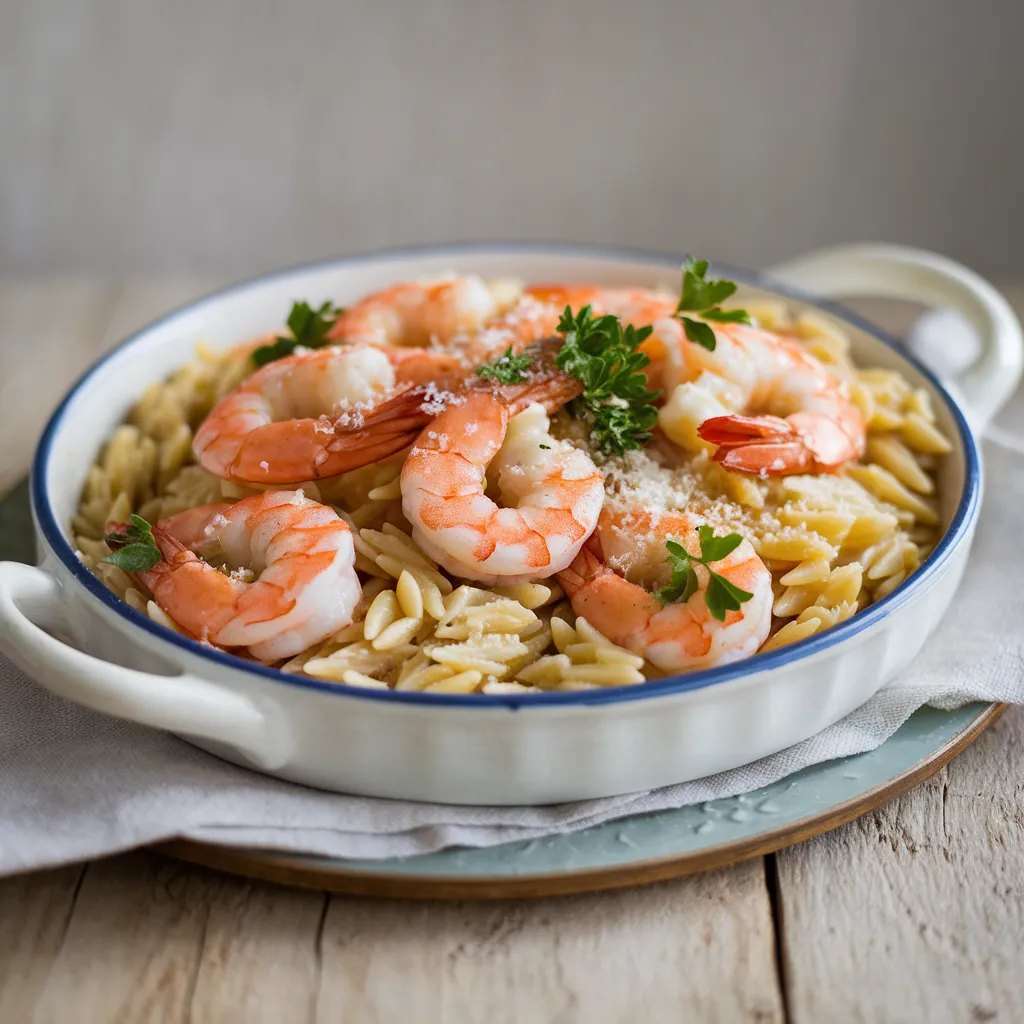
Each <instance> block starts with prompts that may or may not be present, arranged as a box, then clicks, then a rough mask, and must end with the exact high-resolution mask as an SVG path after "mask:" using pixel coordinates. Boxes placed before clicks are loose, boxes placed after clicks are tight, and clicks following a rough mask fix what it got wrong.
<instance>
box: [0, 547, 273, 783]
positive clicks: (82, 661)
mask: <svg viewBox="0 0 1024 1024" xmlns="http://www.w3.org/2000/svg"><path fill="white" fill-rule="evenodd" d="M62 605H63V595H62V590H61V585H60V583H59V582H58V581H57V580H56V579H55V578H54V577H53V576H52V575H50V573H48V572H46V571H45V570H43V569H37V568H35V567H34V566H31V565H23V564H22V563H21V562H0V647H2V649H3V651H4V653H5V654H6V655H8V656H9V657H10V659H11V660H12V661H13V662H14V663H15V664H16V665H18V666H19V667H20V668H22V669H24V670H25V671H26V672H27V673H29V674H30V675H31V676H32V678H34V679H36V680H37V681H38V682H39V683H40V684H41V685H42V686H44V687H46V689H48V690H49V691H50V692H51V693H55V694H57V696H59V697H65V698H67V699H68V700H72V701H75V702H76V703H78V704H83V705H85V706H86V707H88V708H92V709H93V710H95V711H101V712H103V713H104V714H108V715H116V716H117V717H119V718H127V719H130V720H131V721H133V722H139V723H141V724H143V725H149V726H154V727H155V728H158V729H166V730H167V731H169V732H173V733H183V734H185V735H191V736H197V737H201V738H205V739H209V740H215V741H218V742H221V743H225V744H228V745H230V746H232V747H235V748H237V749H238V750H239V751H241V752H242V753H243V754H244V755H245V756H246V757H248V758H249V759H250V760H251V761H253V762H254V763H255V764H257V765H259V766H260V767H262V768H265V769H268V770H269V769H274V768H280V767H281V766H282V765H283V764H284V763H285V762H286V761H287V743H286V742H285V738H286V730H285V729H284V728H283V724H282V723H280V721H279V720H278V718H277V716H276V715H275V714H274V709H272V708H271V707H269V706H266V707H264V706H261V705H260V704H258V703H257V702H256V701H254V700H252V699H250V698H249V697H246V696H243V695H242V694H239V693H235V692H234V691H233V690H229V689H227V688H226V687H221V686H217V685H216V684H214V683H210V682H207V681H206V680H205V679H199V678H198V677H196V676H192V675H188V674H181V675H170V676H165V675H158V674H156V673H151V672H142V671H139V670H137V669H130V668H125V667H124V666H122V665H115V664H112V663H111V662H107V661H102V660H101V659H99V658H94V657H93V656H92V655H91V654H86V653H84V652H83V651H79V650H77V649H76V648H74V647H71V646H69V645H68V644H66V643H64V642H63V641H61V640H58V639H56V638H55V637H53V636H51V635H50V634H49V633H48V632H46V630H45V629H43V628H42V625H40V623H42V624H44V625H46V626H50V627H54V626H57V625H59V624H60V623H61V621H62V620H63V618H64V616H63V612H62Z"/></svg>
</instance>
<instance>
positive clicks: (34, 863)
mask: <svg viewBox="0 0 1024 1024" xmlns="http://www.w3.org/2000/svg"><path fill="white" fill-rule="evenodd" d="M908 340H909V341H910V342H911V344H913V342H914V340H915V339H914V337H913V336H912V337H911V338H910V339H908ZM915 347H917V346H915ZM922 354H925V353H922ZM1001 420H1002V424H1003V429H1000V428H999V427H997V428H996V429H995V430H994V431H993V432H992V438H993V439H992V440H989V441H987V442H986V444H985V459H986V493H985V496H984V502H983V509H982V513H981V520H980V522H979V525H978V531H977V536H976V538H975V542H974V548H973V554H972V557H971V564H970V566H969V567H968V570H967V573H966V575H965V578H964V582H963V585H962V590H961V593H960V594H959V595H957V597H956V599H955V600H954V602H953V606H952V608H951V609H950V611H949V612H948V614H947V615H946V619H945V621H944V622H943V624H942V625H941V626H940V627H939V629H937V630H936V632H935V633H934V634H933V636H932V638H931V639H930V640H929V641H928V643H927V644H926V646H925V650H924V651H923V652H922V654H921V655H920V656H919V657H918V659H917V660H916V661H915V663H914V664H913V665H912V666H911V667H910V668H909V669H908V670H907V671H906V672H905V673H904V674H903V675H902V676H901V677H900V678H899V679H898V680H897V681H896V683H894V684H893V685H890V686H889V687H887V688H886V689H884V690H883V691H882V692H880V693H879V694H877V695H876V696H875V697H874V698H872V700H870V701H869V702H868V703H867V704H865V705H864V706H863V707H861V708H859V709H858V710H856V711H854V712H853V713H852V714H851V715H848V716H847V717H846V718H844V719H843V720H842V721H840V722H838V723H836V724H835V725H833V726H832V727H831V728H829V729H826V730H825V731H824V732H821V733H819V734H818V735H817V736H814V737H812V738H811V739H809V740H806V741H805V742H803V743H800V744H798V745H797V746H795V747H791V748H790V749H788V750H784V751H782V752H781V753H778V754H774V755H773V756H771V757H766V758H764V759H762V760H760V761H757V762H755V763H753V764H749V765H746V766H744V767H742V768H737V769H735V770H734V771H730V772H723V773H722V774H720V775H715V776H711V777H709V778H705V779H700V780H698V781H696V782H688V783H684V784H681V785H677V786H669V787H666V788H664V789H659V790H655V791H652V792H648V793H637V794H632V795H628V796H622V797H614V798H610V799H605V800H588V801H583V802H579V803H574V804H563V805H560V806H554V807H501V808H494V807H452V806H445V805H440V804H420V803H406V802H402V801H395V800H383V799H377V798H369V797H354V796H342V795H337V794H331V793H324V792H321V791H319V790H313V789H306V788H304V787H302V786H297V785H294V784H292V783H287V782H281V781H278V780H276V779H272V778H269V777H267V776H263V775H259V774H257V773H255V772H250V771H246V770H245V769H243V768H238V767H236V766H234V765H231V764H228V763H227V762H225V761H221V760H218V759H217V758H215V757H212V756H211V755H209V754H205V753H203V752H202V751H200V750H197V749H196V748H194V747H192V746H190V745H189V744H187V743H185V742H183V741H182V740H179V739H177V738H176V737H174V736H171V735H169V734H167V733H163V732H158V731H156V730H153V729H147V728H145V727H143V726H139V725H134V724H132V723H129V722H124V721H120V720H118V719H114V718H108V717H106V716H104V715H100V714H97V713H95V712H92V711H88V710H86V709H84V708H81V707H79V706H77V705H74V704H70V703H68V702H66V701H63V700H60V699H59V698H57V697H54V696H51V695H50V694H49V693H48V692H47V691H45V690H43V689H42V688H41V687H39V686H36V685H35V684H34V683H32V682H31V681H30V680H29V679H27V678H26V677H25V676H24V675H22V674H21V672H19V671H18V669H16V668H15V667H14V666H13V665H12V664H10V662H8V661H6V659H4V658H3V657H2V656H0V874H6V873H11V872H16V871H25V870H30V869H35V868H41V867H46V866H49V865H55V864H60V863H65V862H69V861H75V860H82V859H85V858H91V857H97V856H102V855H104V854H110V853H114V852H116V851H119V850H124V849H128V848H131V847H134V846H140V845H144V844H147V843H152V842H157V841H159V840H164V839H170V838H174V837H184V838H189V839H195V840H200V841H206V842H214V843H221V844H225V845H237V846H249V847H263V848H268V849H278V850H287V851H291V852H296V853H311V854H323V855H328V856H337V857H361V858H383V857H396V856H409V855H413V854H419V853H428V852H430V851H434V850H439V849H442V848H444V847H447V846H492V845H495V844H498V843H505V842H511V841H514V840H529V839H536V838H540V837H543V836H547V835H552V834H554V833H561V832H572V831H575V830H578V829H582V828H586V827H587V826H590V825H597V824H599V823H601V822H604V821H609V820H612V819H615V818H622V817H626V816H629V815H634V814H641V813H644V812H649V811H658V810H665V809H668V808H677V807H683V806H686V805H688V804H694V803H699V802H702V801H705V800H713V799H718V798H722V797H729V796H735V795H737V794H739V793H744V792H748V791H750V790H752V789H758V788H760V787H762V786H767V785H770V784H771V783H773V782H776V781H777V780H779V779H781V778H783V777H785V776H787V775H790V774H792V773H793V772H796V771H799V770H800V769H801V768H805V767H807V766H808V765H812V764H818V763H820V762H823V761H828V760H831V759H833V758H838V757H848V756H851V755H854V754H859V753H863V752H864V751H867V750H873V749H874V748H875V747H877V746H879V745H880V744H881V743H883V742H885V740H886V739H888V738H889V737H890V736H891V735H892V734H893V733H894V732H895V731H896V730H897V729H898V728H899V727H900V726H901V725H902V724H903V723H904V722H905V721H906V720H907V718H909V717H910V715H911V714H912V713H913V712H914V711H916V710H917V709H918V708H919V707H921V706H922V705H924V704H931V705H933V706H935V707H939V708H943V709H947V710H949V709H953V708H956V707H960V706H962V705H964V704H968V703H971V702H973V701H978V700H983V701H1006V702H1009V703H1016V704H1020V703H1024V626H1022V623H1024V588H1022V587H1021V586H1020V585H1019V582H1018V580H1019V578H1020V573H1021V568H1022V567H1024V555H1022V553H1021V550H1020V545H1019V544H1018V543H1017V538H1018V536H1019V533H1020V523H1021V512H1020V510H1021V509H1022V508H1024V445H1022V444H1021V443H1020V442H1019V441H1018V440H1017V439H1016V436H1015V435H1014V434H1013V433H1011V432H1010V431H1009V430H1007V429H1005V428H1006V427H1010V428H1017V429H1018V430H1020V429H1021V428H1024V391H1022V392H1020V393H1018V395H1017V396H1016V398H1015V400H1014V401H1013V402H1012V403H1011V405H1010V407H1009V408H1008V409H1007V410H1006V411H1005V412H1004V414H1003V416H1002V417H1001Z"/></svg>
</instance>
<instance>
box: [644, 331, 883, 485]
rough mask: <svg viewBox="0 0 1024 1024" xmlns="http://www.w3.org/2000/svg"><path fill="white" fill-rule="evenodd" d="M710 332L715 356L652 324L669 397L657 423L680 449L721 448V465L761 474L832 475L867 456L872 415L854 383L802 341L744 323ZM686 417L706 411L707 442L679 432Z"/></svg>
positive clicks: (700, 431) (700, 434) (702, 433)
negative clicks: (853, 392)
mask: <svg viewBox="0 0 1024 1024" xmlns="http://www.w3.org/2000/svg"><path fill="white" fill-rule="evenodd" d="M709 326H712V327H713V330H714V335H715V347H714V349H713V350H711V351H709V350H707V349H705V348H703V347H701V346H700V345H697V344H695V343H693V342H691V341H690V340H689V339H688V338H687V337H686V335H685V333H684V331H683V328H682V326H681V325H680V324H679V322H678V321H677V320H674V319H666V320H659V321H658V322H657V323H656V324H655V325H654V333H653V335H652V338H654V339H655V340H656V342H657V343H658V345H659V346H661V351H662V352H663V360H662V361H663V364H664V365H663V370H662V374H663V378H664V380H665V382H666V383H667V385H668V390H669V396H668V401H667V403H666V406H665V408H664V409H663V410H662V413H661V414H660V415H659V422H660V423H661V425H662V429H663V430H665V432H666V433H667V434H668V436H669V437H670V438H671V439H672V440H673V441H675V442H676V443H677V444H681V445H682V446H683V447H687V448H692V447H694V445H696V446H700V445H701V442H705V443H706V444H708V445H715V446H717V450H716V451H715V452H714V454H713V458H714V459H715V461H716V462H719V463H721V464H722V465H723V466H725V467H726V468H727V469H731V470H736V471H740V472H744V473H756V474H758V475H761V476H777V475H785V474H789V473H823V472H833V471H835V470H837V469H839V468H840V467H841V466H842V465H843V464H845V463H847V462H849V461H851V460H853V459H856V458H859V457H860V456H861V455H862V454H863V453H864V446H865V442H866V433H867V431H866V426H865V423H864V416H863V415H862V413H861V411H860V409H859V408H858V407H857V405H856V404H855V403H854V402H853V400H852V399H851V397H850V395H849V390H848V387H847V385H846V382H845V381H842V380H840V379H839V378H838V377H837V376H836V375H835V374H834V373H832V372H831V371H830V370H829V369H828V368H827V367H826V366H825V365H824V364H823V363H821V362H820V361H819V360H817V359H815V358H814V356H812V355H811V354H810V353H809V352H807V351H806V350H805V349H804V348H803V347H802V346H801V345H800V343H799V342H798V341H797V340H796V339H795V338H791V337H787V336H784V335H780V334H773V333H771V332H769V331H764V330H761V329H759V328H756V327H748V326H746V325H744V324H714V325H709ZM723 385H725V386H724V387H723ZM726 395H728V399H727V400H726V399H725V397H724V396H726ZM681 409H687V410H691V413H690V414H691V415H692V411H693V410H701V411H702V413H703V415H704V418H703V420H702V421H701V420H698V421H697V422H698V423H699V426H697V429H696V431H695V434H696V438H699V440H697V439H696V438H694V437H693V435H691V434H689V431H688V430H685V429H682V428H681V427H680V428H679V429H678V431H674V430H673V422H674V418H673V410H681ZM711 411H713V412H714V413H719V412H720V413H721V414H717V415H716V414H712V415H708V413H709V412H711ZM686 418H687V417H683V418H682V420H685V419H686ZM682 420H681V421H680V422H682Z"/></svg>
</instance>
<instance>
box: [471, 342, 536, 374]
mask: <svg viewBox="0 0 1024 1024" xmlns="http://www.w3.org/2000/svg"><path fill="white" fill-rule="evenodd" d="M532 362H533V359H531V358H530V356H517V355H513V354H512V346H511V345H509V347H508V348H507V349H506V350H505V354H504V355H503V356H501V357H500V358H499V359H496V360H495V361H494V362H493V363H488V364H486V365H485V366H478V367H477V368H476V375H477V376H478V377H485V378H490V379H491V380H496V381H497V382H498V383H499V384H520V383H522V382H523V381H524V380H525V379H526V371H527V370H528V369H529V368H530V364H531V363H532Z"/></svg>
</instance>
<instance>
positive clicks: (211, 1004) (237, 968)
mask: <svg viewBox="0 0 1024 1024" xmlns="http://www.w3.org/2000/svg"><path fill="white" fill-rule="evenodd" d="M328 899H329V897H328V896H327V895H326V894H321V893H316V892H305V891H300V890H293V889H283V888H280V887H278V886H273V885H264V884H263V883H261V882H253V883H248V882H244V881H241V880H238V879H227V878H225V879H224V885H223V887H222V888H221V889H220V891H219V892H218V893H217V895H216V897H215V898H214V899H213V900H212V902H211V905H210V912H209V917H208V919H207V922H206V935H205V942H204V946H203V952H202V959H201V960H200V963H199V970H198V972H197V975H196V984H195V989H194V991H193V993H192V999H191V1006H190V1014H189V1017H188V1019H189V1021H190V1022H191V1024H230V1022H233V1021H238V1022H239V1024H264V1022H265V1024H287V1022H289V1021H303V1022H305V1021H309V1020H312V1018H313V1010H314V1007H315V1003H316V994H317V989H318V986H319V978H320V947H319V940H320V926H321V924H322V922H323V916H324V912H325V910H326V907H327V901H328ZM335 1019H336V1020H340V1019H342V1017H341V1014H340V1013H339V1014H338V1015H337V1016H336V1017H335Z"/></svg>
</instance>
